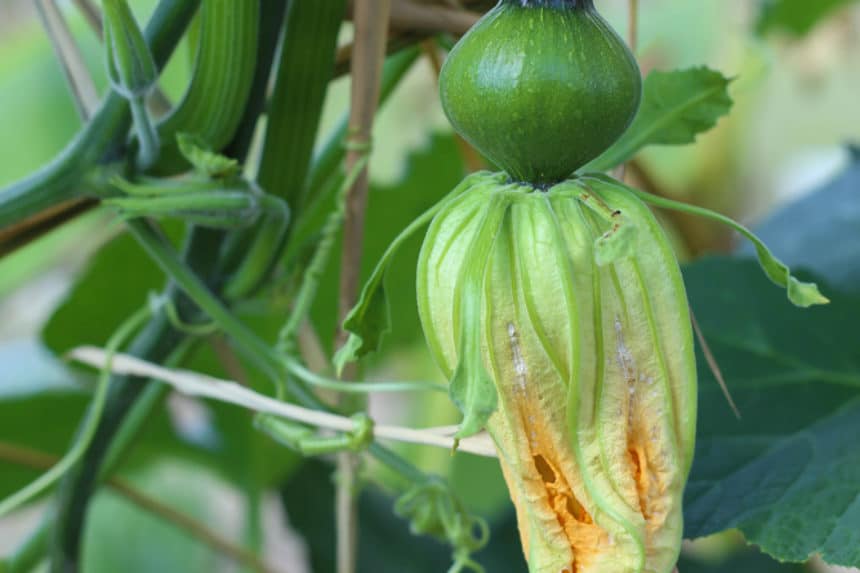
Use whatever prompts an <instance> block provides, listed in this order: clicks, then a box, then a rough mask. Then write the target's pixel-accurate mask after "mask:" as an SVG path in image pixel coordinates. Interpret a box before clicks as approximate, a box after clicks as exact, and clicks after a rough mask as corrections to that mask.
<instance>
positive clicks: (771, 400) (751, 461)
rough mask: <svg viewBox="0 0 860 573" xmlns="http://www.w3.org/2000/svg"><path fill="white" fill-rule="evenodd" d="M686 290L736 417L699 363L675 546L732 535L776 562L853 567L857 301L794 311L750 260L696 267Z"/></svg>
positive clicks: (857, 558)
mask: <svg viewBox="0 0 860 573" xmlns="http://www.w3.org/2000/svg"><path fill="white" fill-rule="evenodd" d="M685 279H686V282H687V286H688V292H689V296H690V299H691V304H692V307H693V310H694V312H695V315H696V318H697V320H698V322H699V324H700V325H701V327H702V330H703V332H704V335H705V337H706V339H707V340H708V342H709V345H710V348H711V350H712V351H713V354H714V356H715V358H716V360H717V362H718V363H719V364H720V366H721V367H722V371H723V374H724V376H725V379H726V381H727V383H728V386H729V390H730V391H731V393H732V395H733V396H734V398H735V401H736V402H737V405H738V407H739V409H740V411H741V414H742V416H743V418H742V419H741V420H737V419H735V417H734V416H733V414H732V412H731V410H730V409H729V407H728V405H727V404H726V403H725V400H724V399H723V398H722V397H721V394H720V389H719V387H718V385H717V383H716V382H715V380H714V379H713V376H712V375H711V373H710V370H709V369H708V367H707V365H706V362H705V360H704V358H703V357H702V356H701V353H700V356H699V358H700V360H699V375H700V381H699V388H700V400H699V416H700V417H699V424H698V443H697V447H696V457H695V461H694V464H693V470H692V475H691V478H690V482H689V484H688V486H687V491H686V498H685V524H686V531H685V535H686V536H687V537H700V536H704V535H708V534H710V533H714V532H717V531H722V530H724V529H728V528H739V529H740V530H741V531H742V532H743V533H744V534H745V535H746V537H747V539H748V540H749V541H750V542H751V543H754V544H756V545H759V546H760V547H761V548H762V550H763V551H765V552H766V553H768V554H770V555H772V556H774V557H776V558H777V559H780V560H784V561H793V562H803V561H806V560H807V559H808V558H809V557H810V556H811V555H812V554H814V553H819V554H821V556H822V557H823V558H824V560H825V561H827V562H828V563H832V564H836V565H845V566H853V567H856V566H860V504H858V503H857V499H858V496H860V448H858V447H857V444H858V443H860V346H858V345H857V343H856V340H857V337H856V325H857V323H858V321H860V298H858V297H850V296H845V295H840V294H838V293H837V294H835V295H834V297H833V302H832V304H830V305H828V306H821V307H815V308H809V309H798V308H794V307H792V306H790V305H789V304H788V303H787V302H786V301H784V300H783V299H782V298H781V297H775V296H773V293H772V291H771V287H770V285H769V284H768V283H767V281H766V280H765V278H764V277H762V276H761V273H760V271H759V270H758V268H757V267H756V265H755V264H754V263H752V262H750V261H738V260H728V259H712V260H707V261H704V262H700V263H697V264H695V265H692V266H690V267H688V268H687V269H686V272H685Z"/></svg>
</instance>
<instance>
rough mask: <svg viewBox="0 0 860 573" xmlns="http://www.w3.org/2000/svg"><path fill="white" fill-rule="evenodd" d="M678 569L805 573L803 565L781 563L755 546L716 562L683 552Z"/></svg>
mask: <svg viewBox="0 0 860 573" xmlns="http://www.w3.org/2000/svg"><path fill="white" fill-rule="evenodd" d="M678 571H681V572H682V573H803V571H806V568H805V567H804V566H803V565H797V564H793V563H780V562H779V561H774V560H773V559H771V558H770V557H768V556H767V555H764V554H763V553H759V552H758V551H756V550H755V549H753V548H744V549H742V550H741V551H740V552H738V553H735V554H732V555H729V556H726V557H725V558H723V559H720V560H719V561H716V562H710V561H701V560H698V559H695V558H693V557H688V556H685V555H684V554H681V559H680V560H679V561H678Z"/></svg>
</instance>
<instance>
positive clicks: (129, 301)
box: [42, 234, 164, 353]
mask: <svg viewBox="0 0 860 573" xmlns="http://www.w3.org/2000/svg"><path fill="white" fill-rule="evenodd" d="M163 287H164V275H163V274H162V273H161V271H160V270H159V269H158V268H157V267H156V266H155V264H154V263H153V262H151V261H150V259H149V257H148V256H147V255H146V253H144V252H143V250H142V249H141V248H140V247H138V246H137V243H135V241H134V239H133V238H132V237H131V236H130V235H128V234H122V235H120V236H118V237H117V238H116V239H114V240H112V241H111V242H109V243H108V244H106V245H105V246H104V247H102V249H101V250H100V251H99V252H98V253H96V255H95V256H94V257H93V258H92V259H91V260H90V262H89V264H88V265H87V267H86V269H85V270H84V271H83V272H82V273H81V276H80V277H79V278H78V279H77V281H76V283H75V286H74V287H73V288H72V290H71V291H70V292H69V294H68V295H67V296H66V299H65V300H64V301H63V303H62V304H61V305H60V306H59V308H57V310H55V311H54V314H53V315H52V316H51V318H50V320H49V321H48V322H47V324H46V325H45V327H44V329H43V330H42V338H43V340H44V342H45V344H46V345H47V346H48V347H49V348H50V349H51V350H53V351H54V352H57V353H61V352H64V351H66V350H69V349H71V348H74V347H75V346H78V345H80V344H97V345H100V344H104V343H105V341H106V340H107V339H108V338H109V337H110V335H111V334H112V333H113V331H114V330H115V329H116V327H117V325H118V324H119V323H120V322H121V321H122V320H123V319H124V318H125V317H126V316H128V315H129V314H130V313H132V312H134V311H135V310H136V309H138V308H140V307H141V306H142V305H143V304H144V303H145V302H146V297H147V294H148V293H149V292H153V291H159V290H160V289H162V288H163Z"/></svg>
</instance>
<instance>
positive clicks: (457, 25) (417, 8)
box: [391, 0, 481, 36]
mask: <svg viewBox="0 0 860 573" xmlns="http://www.w3.org/2000/svg"><path fill="white" fill-rule="evenodd" d="M480 17H481V15H480V14H479V13H477V12H470V11H467V10H458V9H455V8H449V7H445V6H435V5H432V4H431V5H427V4H416V3H415V2H408V1H403V0H399V1H395V2H394V3H393V4H392V5H391V27H392V28H393V29H395V30H421V31H425V32H427V31H430V32H448V33H450V34H454V35H457V36H462V35H463V34H465V33H466V32H467V31H468V30H469V28H471V27H472V26H474V25H475V22H477V21H478V19H479V18H480Z"/></svg>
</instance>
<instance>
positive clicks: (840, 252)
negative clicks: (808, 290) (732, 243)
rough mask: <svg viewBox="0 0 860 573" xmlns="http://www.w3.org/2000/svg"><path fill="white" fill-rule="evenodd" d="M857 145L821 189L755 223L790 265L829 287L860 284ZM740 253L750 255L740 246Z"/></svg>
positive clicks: (859, 152) (852, 287)
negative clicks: (845, 164) (805, 270)
mask: <svg viewBox="0 0 860 573" xmlns="http://www.w3.org/2000/svg"><path fill="white" fill-rule="evenodd" d="M858 189H860V149H858V148H855V149H854V150H853V151H852V161H851V163H850V165H849V166H848V167H847V169H846V170H845V171H844V172H843V173H842V174H840V175H839V176H837V177H836V178H835V179H834V180H833V181H831V182H830V183H828V184H827V185H825V186H824V187H823V188H821V189H819V190H817V191H815V192H813V193H811V194H810V195H808V196H806V197H803V198H802V199H799V200H797V201H795V202H793V203H791V204H789V205H788V206H786V207H784V208H782V209H780V210H778V211H777V212H776V213H774V214H773V215H771V216H770V217H768V218H767V219H765V220H764V222H762V223H761V224H759V225H758V226H757V227H756V232H757V233H758V234H759V236H760V237H761V238H762V240H764V241H765V242H766V243H769V244H772V245H775V246H778V247H779V256H780V258H781V259H782V260H784V261H785V263H786V264H788V265H790V266H793V267H805V268H808V269H809V270H811V271H814V272H815V273H817V274H819V275H821V276H823V277H824V278H826V279H827V280H828V281H829V282H830V283H831V284H833V285H834V286H836V287H838V288H840V289H842V290H845V291H852V292H857V291H858V289H860V193H858V191H857V190H858ZM740 252H741V253H742V254H744V255H752V253H753V250H752V248H751V247H749V246H748V245H744V246H743V248H741V250H740Z"/></svg>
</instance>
